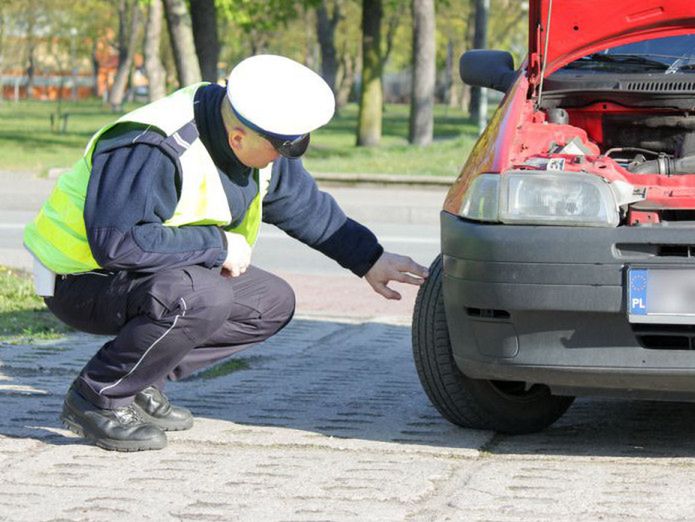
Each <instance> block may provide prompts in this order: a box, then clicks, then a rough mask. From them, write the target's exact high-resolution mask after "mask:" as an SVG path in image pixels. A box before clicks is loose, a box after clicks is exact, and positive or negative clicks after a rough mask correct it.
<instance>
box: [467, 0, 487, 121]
mask: <svg viewBox="0 0 695 522" xmlns="http://www.w3.org/2000/svg"><path fill="white" fill-rule="evenodd" d="M489 11H490V0H475V31H474V34H473V49H486V48H487V21H488V13H489ZM469 113H470V115H471V118H472V119H473V120H474V121H477V122H478V128H479V129H480V130H481V131H482V129H484V128H485V125H486V121H487V90H486V89H483V88H481V87H471V101H470V109H469Z"/></svg>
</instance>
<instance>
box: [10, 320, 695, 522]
mask: <svg viewBox="0 0 695 522" xmlns="http://www.w3.org/2000/svg"><path fill="white" fill-rule="evenodd" d="M102 341H103V339H102V338H99V337H95V336H88V335H82V334H78V335H75V336H71V337H69V338H66V339H63V340H60V341H57V342H47V343H42V344H40V345H38V346H37V345H34V346H22V345H0V405H1V406H0V408H2V409H1V410H0V411H1V413H2V415H0V469H1V470H2V471H1V472H0V519H1V520H12V521H15V520H40V521H42V520H46V521H48V520H100V521H102V520H119V521H122V520H196V521H197V520H254V521H258V520H263V521H265V520H278V521H279V520H282V521H289V520H295V521H298V520H338V521H342V520H481V521H483V520H485V521H493V520H495V521H516V520H525V521H534V520H657V519H661V520H693V519H694V518H695V497H693V495H692V487H693V485H695V460H694V458H693V457H695V438H693V436H692V433H693V428H692V427H693V425H695V406H693V405H683V404H671V403H664V404H661V403H649V402H625V401H599V400H581V401H578V402H577V403H576V405H575V406H573V407H572V408H571V409H570V411H569V412H568V413H567V415H566V416H565V417H564V418H563V419H561V420H560V421H559V422H558V423H557V424H556V425H555V426H553V427H552V428H550V429H549V430H547V431H546V432H544V433H541V434H537V435H530V436H524V437H506V436H494V435H492V434H491V433H489V432H476V431H470V430H462V429H460V428H457V427H454V426H452V425H450V424H448V423H447V422H446V421H444V420H443V419H442V418H441V417H440V416H439V415H438V414H437V412H436V411H435V410H434V409H433V408H432V407H431V406H430V405H429V403H428V402H427V399H426V398H425V396H424V394H423V392H422V391H421V389H420V386H419V383H418V381H417V376H416V373H415V369H414V366H413V363H412V358H411V355H410V329H409V327H408V326H407V324H403V323H402V322H401V323H400V324H399V323H398V322H391V323H388V322H380V321H378V320H374V321H364V320H353V321H333V320H330V319H325V318H323V319H321V318H317V317H311V318H308V317H304V318H298V319H296V320H295V321H294V322H293V323H291V325H290V326H289V327H287V328H286V329H285V330H284V331H283V332H282V333H281V334H279V335H278V336H276V337H275V338H273V339H271V340H269V341H268V342H266V343H264V344H263V345H261V346H259V347H257V348H255V349H253V350H250V351H248V352H244V353H242V354H239V356H238V357H240V358H243V359H245V360H246V361H247V363H248V366H249V367H248V369H245V370H240V371H237V372H234V373H232V374H229V375H226V376H222V377H216V378H209V379H203V378H200V377H199V378H194V379H191V380H189V381H187V382H182V383H173V384H172V385H171V386H170V388H169V390H168V393H169V395H170V397H171V398H172V399H173V400H174V401H175V402H177V403H179V404H182V405H185V406H188V407H189V408H191V409H192V410H193V411H194V414H195V415H196V425H195V427H194V428H193V429H192V430H190V431H187V432H179V433H171V434H169V446H168V447H167V448H166V449H164V450H162V451H158V452H144V453H135V454H127V453H126V454H123V453H112V452H106V451H103V450H101V449H99V448H96V447H94V446H89V445H85V444H83V443H82V441H81V440H80V439H78V438H77V437H75V436H73V435H72V434H70V433H69V432H67V431H66V430H64V429H62V427H61V426H60V424H59V421H58V419H57V414H58V412H59V410H60V407H61V403H62V396H63V393H64V391H65V389H66V387H67V386H68V384H69V383H70V381H71V380H72V378H73V377H74V376H75V374H76V373H77V371H78V370H79V368H80V367H81V366H82V364H83V363H84V362H85V361H86V360H87V358H88V357H90V355H91V353H93V351H94V350H95V349H96V348H97V347H98V346H99V345H100V343H101V342H102Z"/></svg>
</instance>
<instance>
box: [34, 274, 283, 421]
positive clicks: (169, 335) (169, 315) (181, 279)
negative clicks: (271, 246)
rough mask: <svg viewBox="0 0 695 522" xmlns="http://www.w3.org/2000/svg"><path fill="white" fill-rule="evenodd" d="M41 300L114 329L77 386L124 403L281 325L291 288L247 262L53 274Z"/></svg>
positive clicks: (80, 321)
mask: <svg viewBox="0 0 695 522" xmlns="http://www.w3.org/2000/svg"><path fill="white" fill-rule="evenodd" d="M45 301H46V305H47V306H48V308H49V309H50V310H51V312H53V313H54V314H55V315H56V316H57V317H58V318H59V319H60V320H61V321H63V322H65V323H66V324H68V325H70V326H72V327H74V328H76V329H78V330H82V331H85V332H89V333H95V334H102V335H115V336H116V337H115V338H114V339H113V340H111V341H109V342H107V343H106V344H104V346H102V347H101V349H100V350H99V351H98V352H97V353H96V354H95V355H94V357H92V359H91V360H90V361H89V362H88V363H87V365H86V366H85V367H84V369H83V370H82V372H81V373H80V375H79V377H78V378H77V380H76V385H77V387H78V390H79V391H80V393H82V395H84V396H85V397H86V398H87V399H89V400H90V401H91V402H93V403H94V404H96V405H97V406H99V407H101V408H117V407H120V406H124V405H126V404H129V403H130V402H131V401H132V400H133V397H134V395H135V394H137V393H138V392H139V391H141V390H142V389H144V388H146V387H147V386H150V385H154V386H158V387H160V388H161V387H162V386H163V384H164V381H165V379H166V378H167V377H168V378H170V379H181V378H184V377H186V376H188V375H190V374H191V373H192V372H194V371H196V370H198V369H200V368H203V367H205V366H209V365H211V364H214V363H216V362H218V361H220V360H222V359H224V358H226V357H228V356H230V355H232V354H234V353H236V352H238V351H240V350H243V349H245V348H248V347H249V346H252V345H254V344H256V343H259V342H261V341H263V340H265V339H267V338H268V337H270V336H271V335H273V334H275V333H276V332H278V331H279V330H280V329H282V328H283V327H284V326H285V325H286V324H287V323H288V322H289V321H290V319H291V318H292V315H293V313H294V305H295V299H294V292H293V291H292V289H291V288H290V286H289V285H288V284H287V283H286V282H285V281H284V280H282V279H280V278H279V277H277V276H275V275H273V274H270V273H269V272H266V271H264V270H261V269H259V268H256V267H253V266H250V267H249V268H248V270H247V271H246V272H245V273H244V274H242V275H241V276H239V277H235V278H227V277H222V276H221V275H220V269H219V267H218V268H215V269H208V268H205V267H202V266H189V267H185V268H178V269H171V270H163V271H161V272H158V273H144V272H130V271H120V272H105V271H97V272H89V273H85V274H79V275H69V276H63V277H60V276H59V277H58V279H57V281H56V290H55V295H54V296H53V297H47V298H46V300H45Z"/></svg>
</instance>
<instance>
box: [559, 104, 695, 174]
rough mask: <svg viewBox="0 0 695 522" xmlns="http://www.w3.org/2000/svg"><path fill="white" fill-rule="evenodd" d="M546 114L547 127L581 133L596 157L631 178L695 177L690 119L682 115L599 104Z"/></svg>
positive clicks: (693, 118)
mask: <svg viewBox="0 0 695 522" xmlns="http://www.w3.org/2000/svg"><path fill="white" fill-rule="evenodd" d="M547 114H548V121H549V122H550V123H569V124H570V125H574V126H577V127H580V128H582V129H584V130H585V131H586V132H587V137H588V138H589V139H590V140H591V141H592V142H594V143H596V144H597V145H598V147H599V150H600V152H601V154H603V155H605V156H607V157H609V158H611V159H613V160H615V161H616V162H617V163H618V165H620V166H621V167H623V168H624V169H626V170H627V171H629V172H631V173H636V174H650V173H651V174H662V175H667V176H668V175H677V174H692V173H695V115H692V114H690V113H688V112H687V111H683V110H678V109H658V108H649V109H644V108H631V107H625V106H622V105H618V104H615V103H609V102H600V103H594V104H591V105H589V106H587V107H582V108H570V109H567V110H565V109H562V108H555V109H550V110H549V111H548V112H547Z"/></svg>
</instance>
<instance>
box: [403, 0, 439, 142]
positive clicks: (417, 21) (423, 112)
mask: <svg viewBox="0 0 695 522" xmlns="http://www.w3.org/2000/svg"><path fill="white" fill-rule="evenodd" d="M412 9H413V89H412V95H411V98H410V133H409V134H410V135H409V137H408V140H409V141H410V143H412V144H414V145H420V146H424V145H429V144H430V143H432V135H433V129H434V80H435V65H434V60H435V42H434V39H435V33H434V31H435V20H434V0H413V3H412Z"/></svg>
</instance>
